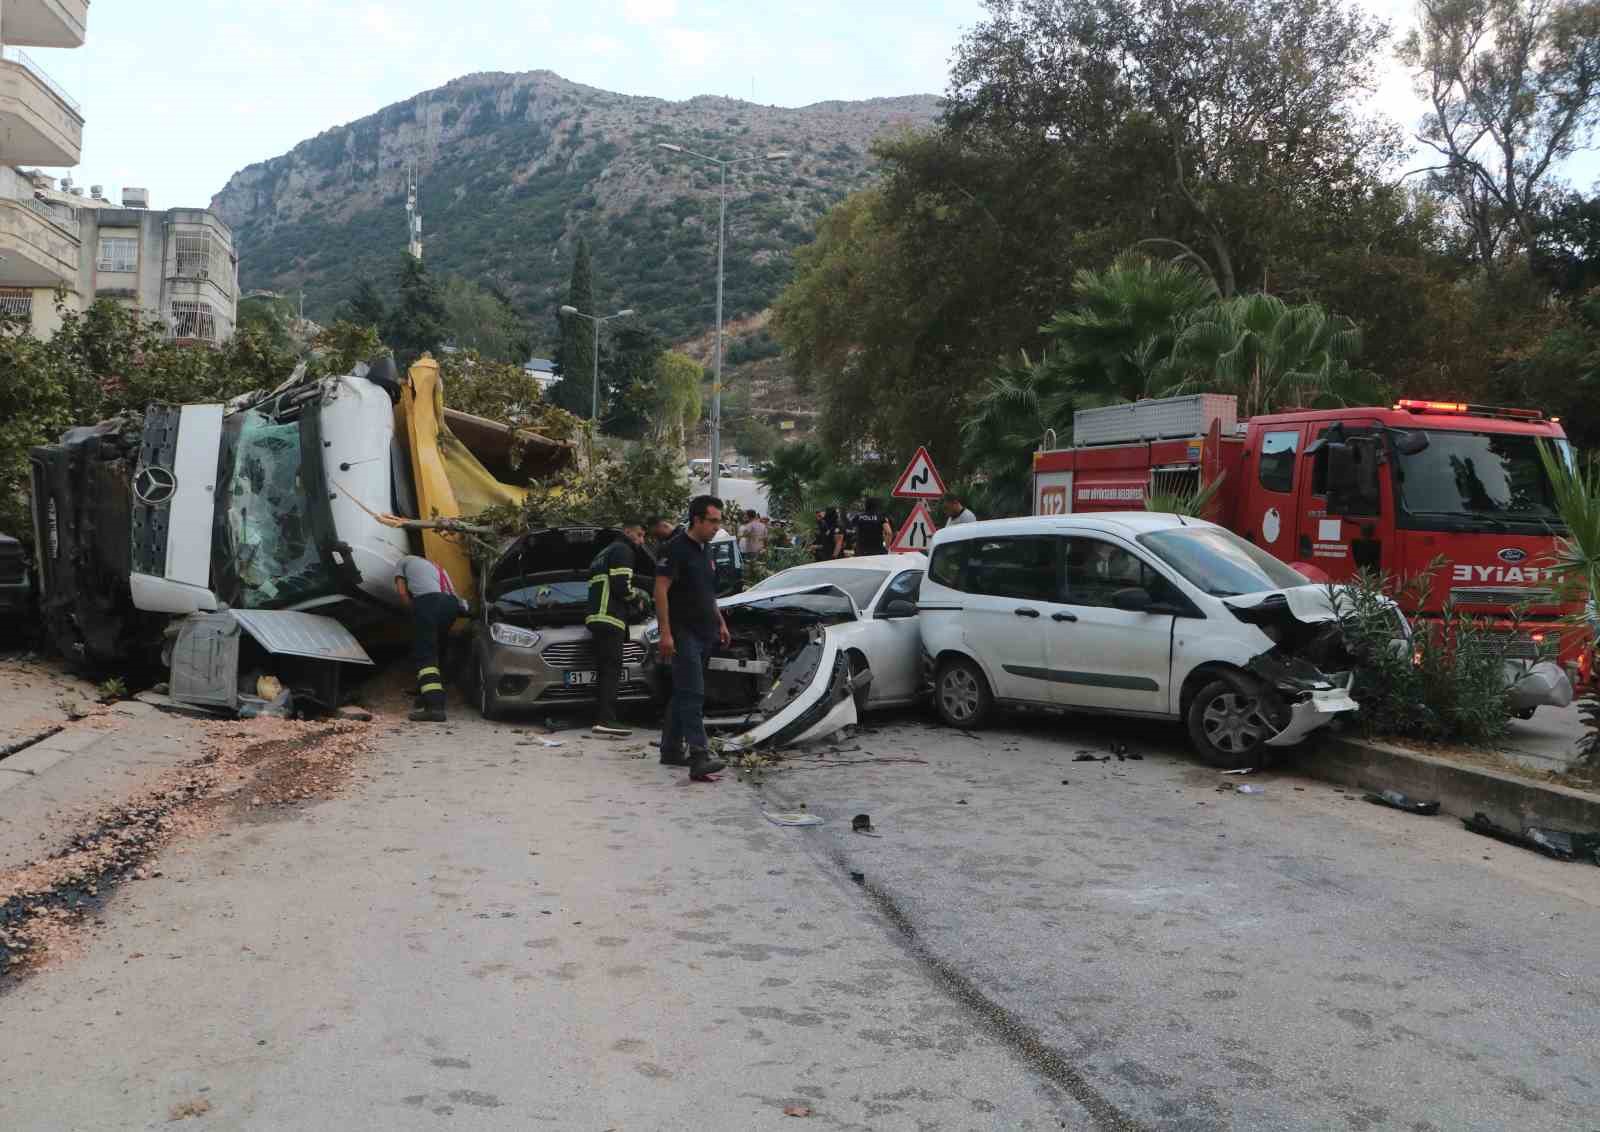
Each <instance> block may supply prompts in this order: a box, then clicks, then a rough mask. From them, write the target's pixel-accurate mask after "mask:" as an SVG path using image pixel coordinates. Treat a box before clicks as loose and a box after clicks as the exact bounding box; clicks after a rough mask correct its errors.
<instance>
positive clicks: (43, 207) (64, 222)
mask: <svg viewBox="0 0 1600 1132" xmlns="http://www.w3.org/2000/svg"><path fill="white" fill-rule="evenodd" d="M14 199H15V200H16V202H17V203H18V204H21V205H26V206H27V207H28V208H31V209H32V210H33V211H34V212H35V213H37V214H38V215H39V216H42V217H43V218H44V219H46V220H48V221H50V223H52V224H54V225H55V226H56V227H57V228H60V229H61V230H62V231H64V232H66V233H68V234H69V235H70V236H71V237H72V238H73V239H74V240H77V239H80V238H81V237H82V232H81V229H80V226H79V224H78V218H77V217H76V216H69V215H68V214H67V213H66V212H64V211H62V210H61V209H57V208H51V207H50V206H49V205H48V204H45V203H44V202H43V201H41V200H37V199H35V198H34V197H16V198H14Z"/></svg>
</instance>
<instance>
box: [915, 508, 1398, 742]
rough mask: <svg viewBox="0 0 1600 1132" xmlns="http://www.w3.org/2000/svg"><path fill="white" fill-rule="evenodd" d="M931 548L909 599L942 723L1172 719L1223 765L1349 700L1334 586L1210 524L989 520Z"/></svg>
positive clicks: (1146, 517)
mask: <svg viewBox="0 0 1600 1132" xmlns="http://www.w3.org/2000/svg"><path fill="white" fill-rule="evenodd" d="M930 553H931V558H930V560H929V563H928V573H927V577H926V578H925V579H924V581H923V584H922V592H921V596H920V598H919V600H918V602H917V608H918V613H919V620H920V621H921V626H922V642H923V650H924V652H925V653H926V654H927V660H928V661H929V663H930V665H931V668H932V673H933V685H934V703H935V706H936V708H937V710H938V712H939V714H940V716H941V717H942V718H943V719H944V720H945V722H946V723H949V724H950V725H952V726H955V727H962V728H974V727H978V726H981V725H982V724H983V722H984V721H985V720H986V719H987V718H988V717H989V715H990V714H991V712H992V709H993V708H994V707H995V706H996V705H997V704H1016V705H1029V706H1037V707H1048V708H1059V709H1066V710H1071V711H1089V712H1103V713H1111V714H1116V715H1132V716H1144V717H1148V718H1152V719H1171V720H1182V721H1184V722H1185V723H1186V724H1187V726H1188V730H1189V735H1190V738H1191V740H1192V741H1193V743H1194V745H1195V747H1196V748H1197V749H1198V750H1199V752H1200V755H1201V757H1202V758H1204V759H1205V760H1206V761H1207V762H1210V763H1212V764H1214V765H1217V766H1222V767H1228V768H1234V767H1242V766H1253V765H1256V764H1257V763H1258V762H1259V761H1260V759H1261V755H1262V754H1263V752H1262V751H1261V750H1260V748H1261V747H1262V746H1263V745H1265V746H1287V745H1289V744H1292V743H1295V742H1297V741H1298V740H1300V739H1301V738H1303V737H1304V736H1306V735H1307V734H1309V733H1310V732H1312V731H1314V730H1316V729H1317V728H1319V727H1322V726H1324V725H1325V724H1327V723H1329V722H1330V721H1332V720H1333V718H1334V717H1335V716H1337V715H1338V714H1339V713H1341V712H1346V711H1353V710H1355V708H1356V707H1357V704H1356V702H1355V701H1354V700H1353V699H1352V698H1351V697H1350V693H1349V690H1348V689H1349V684H1350V673H1349V670H1348V669H1349V666H1350V665H1351V663H1352V661H1351V658H1350V657H1349V656H1348V655H1346V653H1345V651H1344V648H1343V641H1342V637H1341V634H1340V633H1339V631H1338V626H1337V622H1338V617H1337V614H1336V613H1335V611H1334V609H1333V604H1332V601H1333V599H1332V596H1331V591H1330V590H1329V589H1328V588H1327V587H1326V586H1319V585H1314V584H1312V583H1310V582H1308V581H1307V580H1306V578H1305V577H1304V576H1302V575H1301V574H1299V573H1297V572H1295V571H1294V570H1291V569H1290V568H1289V567H1288V566H1286V565H1284V564H1283V563H1282V562H1279V561H1278V560H1277V559H1276V558H1274V557H1272V555H1270V554H1268V553H1266V552H1265V551H1263V550H1261V549H1259V548H1258V547H1256V546H1254V545H1252V544H1251V543H1248V542H1246V541H1245V540H1244V539H1241V538H1240V537H1239V536H1237V535H1235V534H1233V533H1232V532H1230V531H1228V530H1225V529H1224V528H1222V527H1219V526H1216V525H1215V524H1212V523H1207V522H1204V521H1201V520H1198V519H1185V518H1180V517H1179V516H1176V515H1159V514H1150V513H1148V512H1143V511H1139V512H1116V513H1107V514H1095V515H1059V516H1035V517H1032V518H1025V519H999V520H993V521H989V522H978V523H967V524H963V525H961V526H955V527H946V528H945V529H943V530H941V531H939V532H938V534H937V535H935V537H934V540H933V543H932V546H931V548H930ZM1396 619H1397V625H1399V626H1402V627H1403V626H1404V618H1403V617H1401V616H1400V615H1399V614H1398V612H1396ZM1397 631H1400V630H1397Z"/></svg>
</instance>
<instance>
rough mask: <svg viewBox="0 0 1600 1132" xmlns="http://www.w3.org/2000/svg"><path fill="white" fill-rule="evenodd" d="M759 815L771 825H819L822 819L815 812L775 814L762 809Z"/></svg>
mask: <svg viewBox="0 0 1600 1132" xmlns="http://www.w3.org/2000/svg"><path fill="white" fill-rule="evenodd" d="M761 816H762V817H764V818H766V819H767V820H768V821H769V822H771V823H772V824H773V825H798V826H806V825H821V824H822V819H821V818H819V817H817V815H816V814H798V813H796V814H775V813H773V812H772V811H771V810H762V811H761Z"/></svg>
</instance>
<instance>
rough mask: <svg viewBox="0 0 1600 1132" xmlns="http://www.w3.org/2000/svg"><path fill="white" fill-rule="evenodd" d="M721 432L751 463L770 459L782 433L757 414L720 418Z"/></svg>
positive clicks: (779, 442) (780, 441)
mask: <svg viewBox="0 0 1600 1132" xmlns="http://www.w3.org/2000/svg"><path fill="white" fill-rule="evenodd" d="M722 430H723V434H724V435H725V436H726V437H727V439H728V442H729V443H731V444H732V445H733V447H734V448H735V449H737V450H738V452H739V455H741V456H743V457H744V458H745V459H746V460H748V461H749V462H750V463H752V464H764V463H766V462H767V461H768V460H770V459H772V457H773V455H774V454H775V453H776V452H777V451H778V446H779V445H780V444H782V443H783V441H782V434H781V433H779V432H778V430H777V429H775V428H773V427H772V426H771V425H769V424H768V423H767V422H766V421H765V420H763V419H762V418H760V417H758V416H754V415H751V414H745V415H743V416H737V417H728V416H724V417H723V418H722Z"/></svg>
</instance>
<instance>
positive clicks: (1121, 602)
mask: <svg viewBox="0 0 1600 1132" xmlns="http://www.w3.org/2000/svg"><path fill="white" fill-rule="evenodd" d="M1154 604H1155V600H1154V599H1153V598H1152V597H1151V596H1150V591H1149V590H1145V589H1140V588H1139V587H1138V586H1129V587H1128V588H1127V589H1125V590H1118V591H1117V592H1116V593H1114V594H1112V595H1111V605H1112V607H1113V608H1114V609H1120V610H1122V611H1123V612H1124V613H1148V612H1150V607H1151V606H1152V605H1154Z"/></svg>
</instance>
